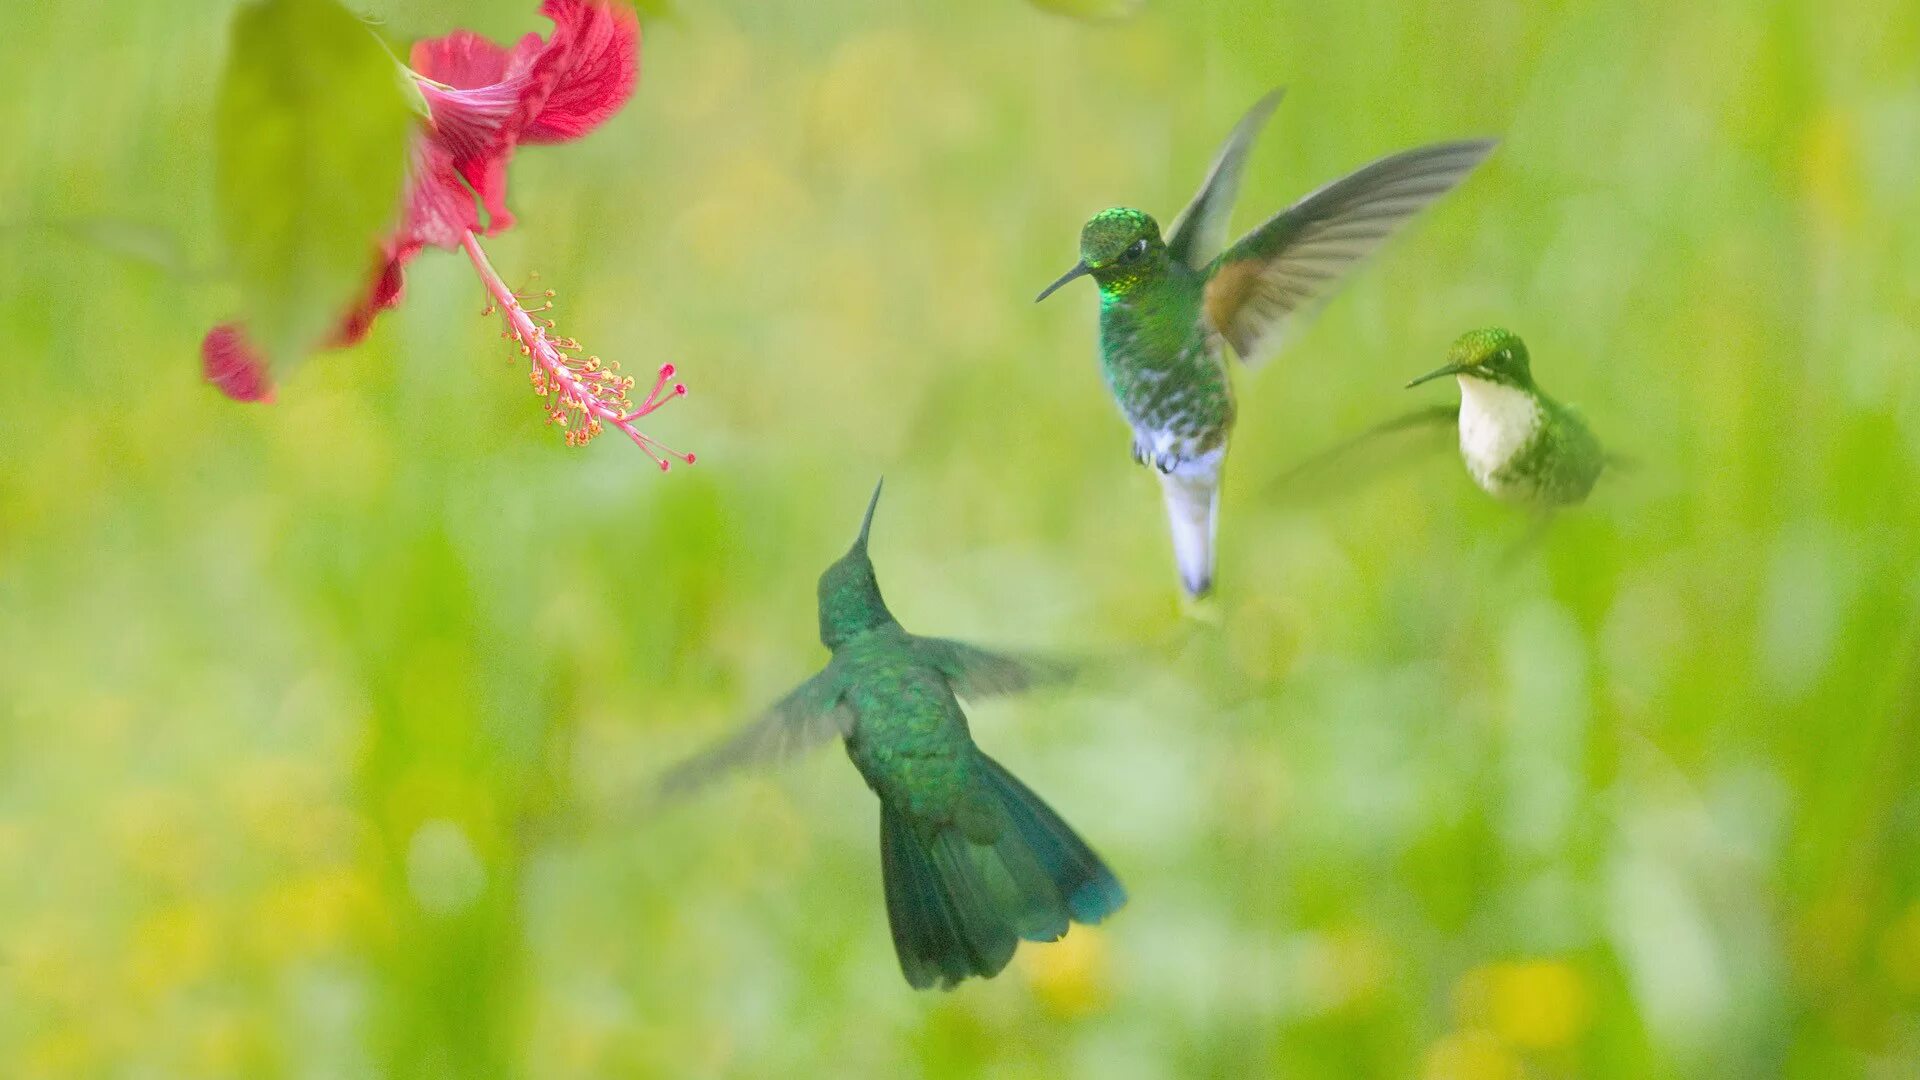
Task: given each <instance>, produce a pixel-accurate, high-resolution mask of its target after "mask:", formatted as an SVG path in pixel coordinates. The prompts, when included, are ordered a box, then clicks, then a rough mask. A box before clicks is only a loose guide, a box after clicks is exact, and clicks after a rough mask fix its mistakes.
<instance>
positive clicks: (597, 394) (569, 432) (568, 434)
mask: <svg viewBox="0 0 1920 1080" xmlns="http://www.w3.org/2000/svg"><path fill="white" fill-rule="evenodd" d="M461 244H462V246H463V247H464V248H465V249H466V252H467V257H468V258H469V259H471V260H472V261H473V267H474V270H475V271H477V272H478V273H479V275H480V280H481V281H482V282H484V283H485V284H486V286H487V292H488V294H489V295H490V296H491V297H492V298H493V302H492V303H489V304H488V305H487V313H488V314H491V313H492V312H493V311H494V310H496V309H497V310H498V311H499V312H500V313H501V315H502V316H503V318H504V319H505V321H506V330H505V332H504V333H503V334H502V335H501V336H502V337H505V338H507V339H509V340H511V341H514V342H516V343H517V344H518V345H519V346H520V355H521V356H522V357H524V358H526V360H527V361H528V365H529V370H528V376H527V377H528V380H529V382H531V384H532V386H533V392H534V393H535V394H536V395H538V396H539V397H541V398H544V399H547V400H548V401H549V402H551V404H550V406H549V407H548V409H547V420H548V422H549V423H552V424H555V425H557V426H558V427H559V428H560V429H561V431H562V433H563V435H564V437H565V439H566V442H567V445H568V446H585V445H586V444H587V443H589V442H591V441H592V440H593V439H594V437H596V436H598V435H600V434H601V433H603V432H604V431H605V430H606V429H607V427H613V428H617V429H618V430H619V431H621V432H622V433H623V434H625V435H626V436H627V438H629V439H631V440H632V441H633V444H634V445H635V446H638V447H639V448H640V451H641V452H642V453H644V454H646V455H647V456H648V457H650V458H652V459H653V461H654V463H655V464H657V465H659V466H660V469H661V471H663V472H664V471H666V470H667V469H668V468H670V467H671V466H672V461H673V459H676V458H677V459H679V460H680V461H682V462H684V463H685V464H688V465H691V464H693V462H694V455H692V454H690V453H687V452H684V451H680V450H675V449H673V448H672V447H670V446H668V445H666V444H665V443H663V442H661V441H660V440H658V439H655V438H654V437H653V436H651V435H648V434H646V433H645V432H642V431H640V430H639V429H638V428H636V427H634V426H633V422H634V421H635V420H638V419H640V418H641V417H643V416H646V415H648V414H649V413H652V412H653V411H655V410H656V409H659V408H660V407H661V406H662V405H664V404H666V403H667V401H669V400H671V399H672V398H676V397H681V396H684V395H685V394H686V392H687V387H686V384H685V383H674V384H673V387H672V390H671V392H667V383H668V380H670V379H672V378H673V373H674V367H673V365H672V364H662V365H660V373H659V378H658V379H657V380H656V381H655V382H654V385H653V391H652V392H651V393H649V394H648V395H647V398H646V400H645V401H643V402H641V403H640V405H639V406H638V407H635V406H634V404H633V402H632V401H631V400H630V399H629V398H628V395H629V394H630V393H632V391H633V387H634V380H633V379H631V378H629V377H627V376H624V375H621V374H620V363H619V361H617V360H615V361H607V360H602V359H601V358H600V357H598V356H594V355H587V356H581V355H580V343H579V342H578V341H576V340H575V339H573V338H571V337H559V336H554V335H553V334H550V333H549V331H552V330H555V329H556V326H555V323H554V322H553V320H550V319H536V318H534V317H533V315H532V312H534V311H549V310H551V309H552V308H553V306H554V305H553V295H554V293H553V290H552V289H547V290H545V291H544V295H537V298H538V299H541V300H543V301H544V303H543V304H541V306H539V307H535V308H531V309H529V308H528V307H526V306H525V305H524V304H523V303H522V301H525V300H531V299H535V298H536V297H528V296H524V295H522V294H520V293H517V292H514V291H513V290H511V289H509V288H507V286H506V284H505V283H504V282H502V281H501V280H500V275H499V274H498V273H496V272H495V271H494V269H493V265H492V264H491V263H490V262H488V261H487V254H486V252H485V251H483V250H481V248H480V242H479V238H478V237H476V236H474V235H473V234H472V233H470V232H469V233H467V234H466V236H465V238H464V239H463V240H462V241H461ZM570 413H576V414H578V417H577V418H575V417H572V416H570V415H569V414H570Z"/></svg>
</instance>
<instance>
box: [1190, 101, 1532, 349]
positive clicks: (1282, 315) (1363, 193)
mask: <svg viewBox="0 0 1920 1080" xmlns="http://www.w3.org/2000/svg"><path fill="white" fill-rule="evenodd" d="M1495 145H1496V142H1495V141H1494V140H1492V139H1469V140H1463V141H1460V142H1446V143H1436V144H1434V145H1432V146H1423V147H1421V148H1419V149H1417V150H1408V151H1406V152H1404V153H1399V154H1395V155H1393V156H1392V157H1387V158H1381V159H1380V160H1379V161H1376V162H1374V163H1373V164H1371V165H1368V166H1366V167H1365V168H1363V169H1360V170H1359V171H1358V172H1355V173H1352V174H1351V175H1348V176H1346V177H1343V178H1341V179H1339V180H1335V181H1334V182H1333V183H1331V184H1328V185H1327V186H1325V187H1323V188H1321V189H1320V190H1318V191H1316V192H1314V193H1313V194H1311V195H1308V196H1307V197H1306V198H1304V199H1301V200H1300V201H1299V202H1297V203H1295V204H1293V206H1291V207H1289V208H1288V209H1286V210H1283V211H1281V212H1280V213H1278V214H1276V215H1274V216H1273V217H1272V218H1269V219H1268V220H1267V222H1266V224H1264V225H1261V226H1260V227H1259V228H1257V229H1255V230H1253V231H1252V232H1250V233H1248V234H1247V235H1246V236H1244V237H1242V238H1240V240H1238V241H1237V242H1235V243H1234V245H1233V246H1232V247H1230V248H1228V249H1227V251H1226V253H1225V254H1223V255H1221V256H1220V258H1219V259H1218V260H1216V261H1215V262H1214V263H1213V265H1212V267H1211V269H1210V270H1209V272H1208V275H1207V286H1206V295H1205V302H1204V304H1203V306H1202V312H1203V315H1202V317H1203V318H1204V319H1205V320H1206V322H1207V324H1208V325H1209V326H1210V327H1211V328H1212V329H1214V330H1216V331H1218V332H1219V333H1220V334H1221V335H1222V336H1224V337H1225V338H1226V339H1227V340H1228V341H1230V342H1232V343H1233V350H1234V352H1235V353H1237V354H1239V356H1240V359H1241V360H1242V361H1243V362H1245V363H1248V364H1253V363H1257V362H1259V361H1261V360H1264V359H1266V358H1267V356H1268V355H1269V354H1271V353H1272V352H1273V351H1274V349H1275V348H1276V347H1278V345H1279V344H1280V341H1281V339H1282V337H1283V331H1284V330H1285V328H1286V324H1287V322H1288V317H1289V316H1291V315H1293V314H1294V313H1296V312H1298V311H1300V310H1301V309H1303V308H1305V307H1306V306H1308V305H1309V304H1311V303H1312V302H1313V301H1315V300H1318V299H1321V298H1323V297H1324V296H1326V295H1327V293H1329V292H1331V291H1332V289H1333V287H1334V286H1335V285H1336V284H1338V282H1339V281H1340V279H1341V278H1342V277H1343V276H1345V274H1346V273H1347V271H1348V270H1351V269H1352V268H1353V266H1354V264H1356V263H1358V262H1359V261H1360V260H1362V259H1364V258H1366V257H1367V256H1368V255H1371V254H1372V253H1373V252H1374V250H1375V249H1376V248H1378V247H1379V246H1380V245H1381V244H1382V243H1384V242H1386V240H1387V238H1388V237H1389V236H1392V235H1393V233H1394V231H1395V230H1397V229H1398V228H1399V227H1400V226H1401V225H1402V224H1404V223H1405V222H1406V220H1407V219H1408V218H1410V217H1412V216H1413V215H1414V214H1416V213H1418V212H1419V211H1420V210H1421V209H1422V208H1423V207H1425V206H1426V205H1427V204H1428V203H1430V202H1432V201H1433V200H1435V199H1437V198H1439V197H1440V196H1442V195H1444V194H1446V193H1447V192H1449V191H1451V190H1453V188H1454V186H1455V185H1457V184H1459V183H1460V181H1461V180H1463V179H1465V178H1466V175H1467V174H1468V173H1469V172H1472V171H1473V168H1474V166H1476V165H1478V164H1480V162H1481V161H1483V160H1485V159H1486V156H1487V155H1488V154H1490V153H1492V152H1493V148H1494V146H1495Z"/></svg>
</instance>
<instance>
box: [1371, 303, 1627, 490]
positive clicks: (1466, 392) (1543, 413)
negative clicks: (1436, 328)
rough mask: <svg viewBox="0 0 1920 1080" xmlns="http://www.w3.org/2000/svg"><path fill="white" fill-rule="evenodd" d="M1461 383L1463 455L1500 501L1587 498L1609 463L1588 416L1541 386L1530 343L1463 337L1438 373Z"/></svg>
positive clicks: (1493, 332)
mask: <svg viewBox="0 0 1920 1080" xmlns="http://www.w3.org/2000/svg"><path fill="white" fill-rule="evenodd" d="M1447 375H1452V376H1454V378H1455V379H1456V380H1457V381H1458V382H1459V384H1460V411H1459V424H1460V456H1461V458H1462V459H1464V460H1465V461H1466V463H1467V472H1468V473H1469V474H1471V475H1472V476H1473V482H1474V483H1476V484H1478V485H1480V487H1481V489H1482V490H1484V491H1485V492H1486V493H1487V494H1489V495H1492V496H1493V497H1494V498H1497V499H1502V500H1505V501H1508V502H1519V503H1527V504H1530V505H1532V506H1535V507H1538V508H1540V509H1543V510H1551V509H1555V508H1558V507H1562V506H1570V505H1573V504H1575V503H1579V502H1582V501H1584V500H1585V499H1586V497H1587V493H1588V492H1590V491H1592V490H1593V485H1594V482H1595V481H1597V480H1598V479H1599V478H1600V471H1601V469H1602V468H1604V467H1605V466H1606V465H1607V464H1608V462H1609V458H1608V456H1607V454H1606V453H1605V452H1604V451H1602V450H1601V448H1600V441H1599V440H1598V439H1596V438H1594V435H1593V432H1592V431H1591V430H1590V429H1588V427H1587V424H1586V421H1584V420H1582V419H1580V414H1579V413H1577V412H1575V411H1574V410H1572V409H1570V408H1568V407H1567V406H1565V405H1562V404H1560V403H1559V402H1557V401H1555V400H1553V398H1551V397H1548V396H1547V393H1546V391H1544V390H1542V389H1540V384H1539V383H1536V382H1534V381H1533V370H1532V367H1531V365H1530V363H1529V360H1528V357H1527V346H1526V343H1525V342H1523V341H1521V340H1520V337H1519V335H1517V334H1514V333H1513V332H1512V331H1509V330H1502V329H1499V328H1498V327H1494V328H1489V329H1485V330H1470V331H1468V332H1467V333H1465V334H1462V335H1460V337H1459V339H1458V340H1456V341H1455V342H1454V343H1453V348H1452V349H1451V350H1449V351H1448V353H1447V362H1446V364H1445V365H1444V366H1442V367H1440V368H1438V369H1437V370H1434V371H1430V372H1428V373H1427V374H1425V375H1422V376H1420V377H1419V378H1417V379H1415V380H1413V381H1412V382H1410V383H1408V384H1407V387H1408V389H1411V388H1413V387H1416V386H1419V385H1420V384H1421V383H1424V382H1427V381H1429V380H1432V379H1438V378H1441V377H1443V376H1447Z"/></svg>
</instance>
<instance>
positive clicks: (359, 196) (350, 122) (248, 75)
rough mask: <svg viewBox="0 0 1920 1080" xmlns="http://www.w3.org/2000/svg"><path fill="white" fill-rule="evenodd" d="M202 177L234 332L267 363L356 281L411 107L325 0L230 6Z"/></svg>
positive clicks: (378, 56)
mask: <svg viewBox="0 0 1920 1080" xmlns="http://www.w3.org/2000/svg"><path fill="white" fill-rule="evenodd" d="M216 114H217V115H216V124H217V129H216V132H215V139H216V150H215V170H216V173H215V187H216V193H217V195H218V199H219V209H218V213H219V217H220V225H221V242H222V244H223V245H224V249H225V255H226V261H227V269H228V270H229V272H231V273H234V274H236V275H238V276H239V278H240V284H241V289H242V293H243V295H244V309H243V313H242V314H243V318H244V319H245V321H246V323H247V327H248V336H249V337H250V338H252V339H253V341H255V342H256V343H257V344H258V345H259V346H260V347H261V348H262V349H264V350H266V352H267V355H268V356H269V357H270V358H272V359H273V360H274V361H275V362H276V363H278V362H283V361H285V360H287V359H289V358H291V357H294V356H297V355H299V354H300V353H301V352H303V351H305V350H306V349H307V348H309V347H311V346H312V345H314V344H315V343H317V342H318V341H320V340H321V339H322V338H323V337H325V336H326V334H327V332H328V331H329V329H330V328H331V326H332V324H333V323H334V321H335V320H337V319H338V318H339V317H340V312H341V311H342V310H343V309H345V308H346V307H347V306H348V305H349V304H350V303H351V302H352V301H353V298H354V297H355V295H356V294H358V292H359V291H360V290H361V289H362V288H364V287H365V284H366V276H367V272H368V268H369V266H370V265H371V262H372V260H373V252H374V245H375V244H376V242H377V240H378V236H379V233H380V232H381V230H382V229H383V228H385V227H386V226H387V224H388V223H389V222H390V221H391V220H392V219H393V216H394V211H395V209H396V207H397V205H398V202H399V193H400V187H401V181H402V178H403V174H404V170H405V165H406V144H407V136H408V133H409V130H410V125H411V123H412V116H411V113H410V112H409V110H408V108H407V104H406V99H405V97H404V96H403V95H402V94H401V92H400V88H399V86H398V84H397V82H396V81H395V72H394V66H393V61H392V60H391V59H390V58H389V57H388V56H387V53H386V52H385V50H383V49H382V48H381V47H380V44H379V42H378V41H376V40H375V39H374V37H373V35H371V34H370V33H368V32H367V30H366V28H365V27H364V26H362V25H361V24H360V21H359V20H358V19H356V18H354V16H353V15H351V14H350V13H348V12H347V11H346V9H344V8H342V7H341V6H340V5H339V4H337V3H334V2H333V0H263V2H260V3H255V4H252V5H250V6H248V7H245V8H242V9H241V10H240V12H239V14H238V15H236V16H235V17H234V22H233V35H232V43H231V46H230V53H229V55H228V58H227V70H226V74H225V75H224V77H223V78H222V80H221V84H220V93H219V102H218V107H217V110H216Z"/></svg>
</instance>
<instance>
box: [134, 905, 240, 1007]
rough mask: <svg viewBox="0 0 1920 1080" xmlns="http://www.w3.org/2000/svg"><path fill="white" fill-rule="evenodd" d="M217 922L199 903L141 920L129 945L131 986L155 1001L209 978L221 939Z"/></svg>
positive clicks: (157, 913)
mask: <svg viewBox="0 0 1920 1080" xmlns="http://www.w3.org/2000/svg"><path fill="white" fill-rule="evenodd" d="M214 923H215V920H214V917H213V914H212V912H210V911H209V910H208V909H207V908H206V907H204V906H202V905H199V904H176V905H173V906H171V907H167V908H163V909H161V910H159V911H156V912H153V913H152V914H150V915H148V916H146V917H145V918H143V919H141V920H140V922H139V923H138V924H136V925H135V926H134V928H133V934H132V937H131V940H130V941H129V942H128V946H127V956H126V984H127V987H128V988H129V989H130V990H132V991H133V993H134V994H135V995H136V996H137V997H143V998H147V999H153V998H158V997H163V996H165V995H167V994H169V993H171V992H173V991H174V990H176V989H178V988H179V987H182V986H185V985H187V984H188V983H192V982H195V981H197V980H199V979H200V978H202V977H203V976H205V975H206V974H207V972H208V970H209V969H210V968H212V967H213V963H214V955H215V953H216V951H217V947H218V942H219V939H220V934H219V933H218V931H217V929H216V927H215V925H214Z"/></svg>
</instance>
